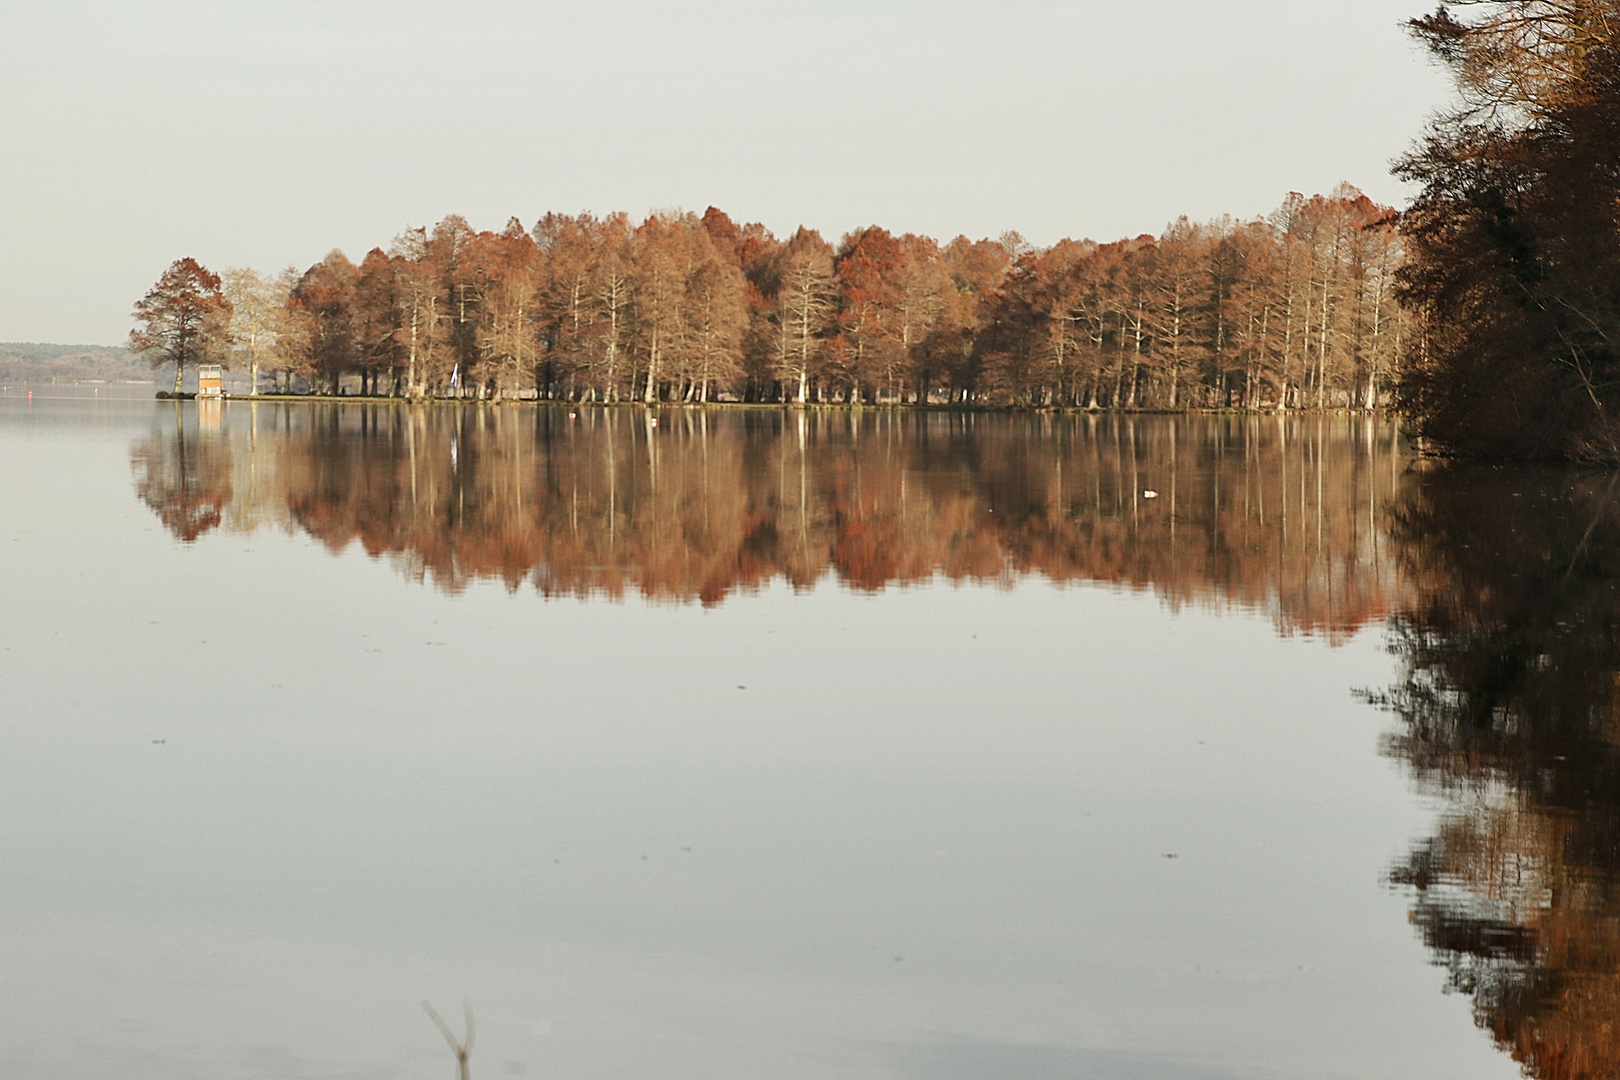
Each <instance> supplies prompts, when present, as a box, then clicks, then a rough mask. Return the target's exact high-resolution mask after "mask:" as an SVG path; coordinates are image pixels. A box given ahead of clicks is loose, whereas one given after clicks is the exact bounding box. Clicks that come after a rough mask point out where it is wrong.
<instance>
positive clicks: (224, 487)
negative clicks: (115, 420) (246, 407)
mask: <svg viewBox="0 0 1620 1080" xmlns="http://www.w3.org/2000/svg"><path fill="white" fill-rule="evenodd" d="M209 405H210V403H206V402H205V403H202V406H201V409H200V410H198V411H197V412H196V413H195V415H194V416H193V417H192V418H191V420H190V426H191V430H190V431H188V430H187V419H188V418H187V415H186V408H185V407H184V406H182V405H181V404H180V403H178V402H176V404H175V409H174V417H173V427H172V428H169V427H167V426H166V425H161V424H160V425H159V426H158V427H155V428H154V429H153V430H152V432H151V434H149V435H147V436H146V437H145V438H143V439H141V440H139V441H138V442H136V444H135V445H134V447H133V448H132V449H131V450H130V464H131V465H132V467H133V468H134V471H135V491H136V494H138V495H139V496H140V498H141V501H142V502H144V503H146V505H148V506H150V507H151V508H152V509H153V511H155V512H156V513H157V516H158V520H160V521H162V522H163V525H164V527H165V528H167V529H168V530H169V531H170V532H172V533H174V535H175V536H176V537H178V538H179V539H181V540H184V541H186V542H187V543H189V542H191V541H193V540H195V539H197V538H198V537H199V536H201V535H202V534H203V533H205V532H208V531H209V530H211V529H215V528H218V527H219V524H220V522H221V520H222V519H223V516H224V511H225V508H226V506H227V505H228V504H229V503H230V501H231V452H230V446H229V444H228V443H227V442H226V441H225V439H224V438H223V434H222V431H221V426H220V423H219V415H218V412H217V411H215V412H209V411H208V410H209ZM217 408H218V406H217V405H215V406H214V409H215V410H217ZM199 420H200V421H201V422H199Z"/></svg>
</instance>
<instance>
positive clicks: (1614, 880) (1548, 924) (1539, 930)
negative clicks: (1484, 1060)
mask: <svg viewBox="0 0 1620 1080" xmlns="http://www.w3.org/2000/svg"><path fill="white" fill-rule="evenodd" d="M1616 493H1617V488H1616V479H1615V478H1614V477H1610V476H1597V475H1590V474H1572V473H1569V472H1533V471H1526V470H1505V469H1489V468H1478V467H1469V468H1460V467H1459V468H1439V469H1435V470H1432V471H1429V472H1425V473H1423V474H1421V475H1419V476H1418V477H1415V478H1414V480H1413V482H1412V484H1411V486H1410V488H1409V490H1408V492H1407V493H1406V495H1405V497H1404V500H1403V501H1402V502H1401V503H1400V504H1399V506H1398V507H1397V509H1396V510H1395V511H1394V513H1393V514H1392V527H1391V532H1392V536H1391V539H1392V541H1393V542H1394V543H1395V545H1396V546H1397V548H1398V550H1400V552H1401V553H1402V558H1403V561H1405V563H1406V565H1407V567H1408V571H1409V574H1408V580H1410V581H1411V582H1412V583H1413V586H1414V593H1413V600H1412V602H1411V604H1410V606H1409V608H1408V609H1407V610H1405V611H1403V612H1402V613H1401V614H1400V615H1398V616H1397V617H1396V618H1395V620H1394V623H1393V631H1392V640H1393V645H1394V650H1393V651H1394V652H1395V653H1396V655H1397V656H1398V657H1399V659H1400V661H1401V664H1402V673H1401V674H1402V677H1401V681H1400V682H1399V683H1398V684H1397V685H1396V686H1395V687H1393V688H1392V689H1391V690H1390V691H1389V692H1387V693H1386V694H1383V695H1379V696H1377V697H1376V699H1375V700H1377V701H1379V702H1380V703H1381V704H1383V705H1385V706H1386V707H1388V708H1390V709H1391V710H1393V711H1394V712H1395V713H1396V714H1397V715H1398V716H1399V718H1400V727H1399V730H1398V732H1397V733H1396V734H1394V735H1392V736H1391V737H1390V739H1389V742H1388V747H1387V750H1388V752H1389V753H1390V754H1391V755H1392V756H1393V757H1395V758H1396V759H1398V760H1400V761H1402V762H1404V763H1406V765H1407V766H1408V767H1409V768H1410V769H1411V770H1412V772H1413V774H1414V776H1415V777H1416V779H1417V780H1418V782H1419V783H1420V784H1421V785H1422V786H1424V787H1425V788H1426V789H1428V790H1430V791H1432V792H1435V793H1438V794H1441V795H1442V796H1443V797H1444V798H1445V800H1446V803H1447V804H1448V807H1449V809H1448V810H1447V812H1446V814H1445V816H1444V818H1443V820H1442V822H1441V824H1440V827H1439V829H1438V831H1437V833H1436V835H1434V836H1433V837H1431V838H1430V839H1428V840H1426V841H1424V842H1423V843H1421V844H1419V845H1418V846H1417V847H1416V849H1415V850H1414V851H1413V852H1412V854H1411V855H1410V857H1409V858H1407V859H1406V860H1404V861H1403V862H1402V863H1400V864H1399V865H1398V866H1396V867H1395V869H1394V871H1393V872H1392V874H1391V877H1392V879H1393V880H1394V881H1395V882H1396V883H1397V884H1399V885H1404V886H1407V887H1409V888H1411V889H1412V890H1413V891H1414V892H1415V895H1416V905H1415V909H1414V912H1413V918H1414V921H1415V922H1416V923H1417V925H1418V926H1419V927H1420V928H1421V930H1422V933H1423V936H1424V939H1425V940H1426V941H1427V943H1428V944H1429V946H1430V947H1431V948H1432V949H1433V950H1434V951H1435V954H1436V956H1437V958H1438V959H1439V960H1440V962H1442V963H1443V964H1445V965H1446V966H1447V967H1448V968H1449V970H1450V983H1451V985H1452V987H1454V988H1455V989H1457V990H1459V991H1461V992H1464V993H1467V994H1470V995H1472V997H1473V1001H1474V1009H1475V1018H1476V1020H1477V1021H1478V1023H1479V1024H1480V1025H1481V1026H1482V1027H1484V1028H1486V1029H1487V1030H1489V1031H1490V1032H1491V1034H1492V1035H1493V1036H1494V1038H1495V1039H1496V1041H1497V1043H1498V1045H1499V1046H1500V1047H1501V1048H1502V1049H1504V1050H1506V1051H1508V1052H1510V1053H1512V1055H1513V1056H1514V1058H1515V1059H1517V1060H1518V1061H1520V1062H1521V1063H1522V1064H1523V1066H1524V1068H1525V1071H1526V1073H1527V1075H1531V1076H1535V1077H1541V1078H1544V1080H1553V1078H1558V1080H1564V1078H1571V1080H1573V1078H1577V1077H1581V1078H1585V1077H1613V1076H1617V1075H1620V888H1617V885H1620V695H1617V693H1616V688H1617V684H1620V593H1617V591H1616V586H1617V585H1620V507H1617V505H1616Z"/></svg>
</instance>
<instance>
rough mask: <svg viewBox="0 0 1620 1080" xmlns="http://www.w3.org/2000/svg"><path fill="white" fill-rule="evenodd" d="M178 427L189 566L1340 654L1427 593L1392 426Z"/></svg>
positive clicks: (530, 412) (716, 422) (263, 423)
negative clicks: (298, 561)
mask: <svg viewBox="0 0 1620 1080" xmlns="http://www.w3.org/2000/svg"><path fill="white" fill-rule="evenodd" d="M199 417H200V414H199V413H197V412H195V411H191V407H187V408H186V409H182V410H179V411H175V412H173V413H170V412H168V411H164V412H160V413H159V414H158V422H157V423H156V424H155V425H154V427H153V429H152V431H151V432H150V434H148V435H147V436H145V437H143V438H142V439H140V440H138V441H137V442H136V444H135V446H134V447H133V449H132V453H131V456H132V459H133V462H134V466H135V473H136V479H137V490H138V492H139V495H140V497H141V498H142V499H143V500H144V501H145V502H146V503H147V504H148V505H150V506H151V507H152V508H153V510H154V511H156V512H157V514H158V516H159V517H160V518H161V519H162V520H163V522H164V524H165V525H167V526H168V527H169V529H170V530H171V531H172V532H173V533H174V535H175V536H176V537H178V538H179V539H181V540H183V541H187V542H190V541H194V540H196V539H197V538H198V537H200V536H202V535H203V534H205V533H207V532H208V531H210V530H212V529H216V528H217V529H223V530H226V531H250V530H253V529H256V528H259V527H264V526H272V527H281V528H285V529H288V530H292V531H299V532H303V533H307V534H308V535H310V536H312V537H315V538H317V539H319V540H320V541H321V542H322V543H323V544H325V545H326V546H327V547H328V548H330V549H331V550H333V551H334V552H336V551H341V550H343V549H345V548H347V547H349V546H350V545H352V544H358V545H360V546H361V547H362V548H363V549H364V550H365V551H367V552H368V553H369V554H371V555H372V556H374V557H386V558H388V559H390V560H392V561H393V562H394V564H395V565H396V566H397V567H398V568H399V570H400V571H401V572H402V573H403V574H404V575H406V576H407V577H409V578H412V579H415V580H426V581H431V582H432V583H433V584H434V585H436V586H437V587H438V588H440V589H443V590H445V591H447V592H452V593H454V592H458V591H460V590H462V589H464V588H465V587H466V586H467V585H468V583H470V582H472V581H476V580H481V579H490V580H498V581H501V582H503V583H505V585H506V586H507V587H508V588H510V589H513V590H516V589H519V588H521V587H524V586H528V587H532V588H534V589H535V590H537V591H538V592H539V593H541V594H542V595H545V596H578V597H622V596H625V595H628V594H633V593H640V594H641V595H643V596H645V597H647V598H650V599H653V600H659V601H676V602H688V601H696V602H701V603H703V604H717V603H720V602H723V601H724V600H725V599H726V598H727V597H728V596H730V595H732V594H734V593H736V592H738V591H745V592H746V591H751V590H756V589H758V588H760V587H762V586H764V585H766V584H768V583H770V582H772V581H778V580H779V581H785V582H788V583H789V584H791V585H792V586H794V587H796V588H809V587H813V586H814V585H816V584H818V583H820V582H822V581H824V580H828V579H834V580H836V581H838V582H840V583H842V584H843V585H844V586H846V587H849V588H853V589H857V590H866V591H876V590H881V589H883V588H885V587H888V586H893V585H907V584H914V583H924V582H930V581H934V580H936V579H940V578H943V579H945V580H948V581H951V582H975V583H992V584H1003V585H1007V584H1011V583H1013V582H1014V581H1016V580H1018V579H1020V578H1024V577H1027V576H1037V577H1043V578H1046V579H1048V580H1050V581H1053V582H1057V583H1078V582H1100V583H1107V584H1111V585H1115V586H1120V587H1125V588H1130V589H1140V590H1152V591H1154V592H1155V593H1156V594H1158V595H1159V596H1160V597H1161V598H1162V599H1163V600H1164V601H1165V602H1166V603H1169V604H1171V605H1181V604H1186V603H1193V604H1203V605H1210V606H1238V607H1242V608H1245V609H1251V610H1259V611H1263V612H1266V613H1267V614H1269V615H1270V616H1271V617H1272V618H1273V620H1274V621H1275V622H1276V624H1277V625H1278V627H1279V628H1280V629H1282V630H1284V631H1288V632H1292V631H1304V632H1312V633H1322V634H1327V635H1329V636H1339V635H1343V634H1346V633H1348V632H1352V631H1354V630H1355V629H1356V628H1358V627H1360V626H1362V625H1364V624H1366V623H1367V622H1368V621H1369V620H1374V619H1378V618H1381V617H1382V614H1383V613H1384V612H1385V611H1386V610H1387V609H1388V607H1389V606H1390V601H1391V598H1392V597H1393V596H1394V595H1396V594H1397V593H1399V592H1400V590H1401V588H1402V586H1401V584H1400V582H1399V580H1398V577H1397V570H1398V568H1397V566H1396V564H1395V563H1394V562H1393V561H1392V560H1390V559H1389V558H1387V557H1386V554H1385V552H1384V550H1383V542H1382V539H1381V532H1380V527H1379V521H1380V517H1381V515H1382V513H1383V511H1384V509H1385V506H1386V504H1387V503H1388V501H1389V500H1390V498H1391V497H1392V496H1393V494H1394V493H1395V492H1396V490H1397V489H1398V488H1399V487H1400V485H1401V483H1402V482H1403V481H1402V474H1403V472H1404V470H1405V468H1406V462H1407V458H1406V455H1405V452H1404V451H1403V449H1402V448H1401V446H1400V445H1399V441H1398V439H1397V438H1396V436H1395V434H1394V431H1393V429H1392V428H1391V427H1390V426H1388V425H1386V424H1384V423H1382V422H1379V421H1374V420H1371V419H1368V418H1350V417H1312V418H1294V417H1290V418H1270V417H1265V418H1262V417H1226V418H1216V417H1140V418H1132V417H1112V416H1106V415H1105V416H1043V415H1034V416H1004V415H977V414H926V415H923V414H893V413H888V412H869V413H866V414H851V413H848V412H842V411H840V412H829V413H824V412H815V411H811V412H790V411H785V410H728V411H720V410H715V411H704V410H664V411H663V412H662V414H661V415H654V414H652V413H649V412H647V411H644V410H640V409H635V410H631V409H611V408H610V409H585V408H581V409H577V410H569V409H566V408H540V409H532V408H499V409H491V408H456V407H446V408H427V409H405V408H391V407H386V406H384V407H378V406H367V405H353V404H349V405H343V404H331V405H257V404H253V405H249V404H243V403H232V404H227V405H226V407H225V413H224V422H223V423H221V422H219V421H218V420H217V418H216V420H215V421H214V422H212V424H210V423H208V422H207V421H206V420H204V422H202V423H201V424H199Z"/></svg>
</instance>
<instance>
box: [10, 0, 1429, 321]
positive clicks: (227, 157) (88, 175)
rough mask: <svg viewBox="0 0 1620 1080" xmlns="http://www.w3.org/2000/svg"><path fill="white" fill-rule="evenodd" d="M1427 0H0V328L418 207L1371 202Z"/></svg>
mask: <svg viewBox="0 0 1620 1080" xmlns="http://www.w3.org/2000/svg"><path fill="white" fill-rule="evenodd" d="M1431 6H1432V0H1357V2H1356V3H1353V4H1351V3H1344V2H1343V0H1334V2H1327V0H1287V2H1280V0H1256V2H1225V0H1134V2H1123V0H1119V2H1114V3H1098V2H1088V0H1053V2H1045V3H1042V2H1035V0H1002V2H1000V3H985V2H976V0H946V2H941V3H927V2H923V0H863V2H858V0H827V2H823V3H818V4H789V3H763V2H749V0H661V2H659V0H610V2H597V3H577V2H576V3H559V2H554V0H541V2H519V0H463V2H460V3H448V2H438V0H403V2H395V3H389V2H383V0H325V2H315V0H307V2H300V0H261V2H257V3H247V2H243V0H206V2H203V0H52V2H49V3H45V2H39V0H8V2H7V3H5V4H4V5H0V100H3V103H4V107H3V108H0V193H3V196H4V198H3V199H0V230H3V232H0V235H3V236H4V248H3V250H4V256H5V257H4V259H3V260H0V340H3V341H58V342H97V343H108V344H115V343H119V342H121V341H122V340H123V338H124V336H125V334H127V332H128V329H129V325H130V324H129V309H130V306H131V305H132V304H133V302H134V301H135V300H136V299H137V298H138V297H139V296H140V295H141V293H143V292H144V291H145V290H146V288H147V287H149V286H150V284H151V283H152V281H154V280H155V279H156V277H157V276H158V274H159V273H160V272H161V271H162V270H163V268H164V267H165V266H166V265H167V264H168V263H169V262H170V261H172V260H173V259H175V258H177V257H179V256H182V255H193V256H195V257H197V258H198V259H201V260H202V261H203V262H204V263H206V264H207V265H209V266H211V267H213V268H214V269H223V268H224V267H226V266H231V265H251V266H257V267H259V268H261V269H265V270H276V269H279V268H280V267H282V266H286V265H288V264H296V265H298V266H300V267H302V266H307V265H308V264H310V263H312V262H314V261H315V260H317V259H319V258H320V257H321V256H322V255H324V254H325V253H326V252H327V251H329V250H331V249H332V248H334V247H340V248H342V249H344V250H345V251H347V252H348V253H349V254H350V255H351V256H354V257H356V258H358V257H359V256H360V255H363V254H364V252H365V251H366V250H367V249H369V248H371V247H373V246H376V245H386V243H387V241H388V240H389V238H390V237H392V236H393V235H395V234H396V233H398V232H399V231H400V230H401V229H402V228H403V227H405V226H407V225H422V224H431V223H432V222H433V221H436V220H437V219H438V218H440V217H442V216H443V215H445V214H447V213H452V212H457V213H461V214H464V215H466V216H467V218H468V219H469V220H470V221H471V223H472V224H473V225H474V226H475V227H477V228H499V227H500V226H501V225H503V224H504V223H505V221H506V219H507V218H508V217H510V216H512V215H517V216H518V217H520V218H521V219H522V220H523V221H524V223H525V224H530V225H532V224H533V222H534V220H535V218H537V217H538V216H539V215H541V214H542V213H544V212H545V211H547V210H559V211H568V212H573V211H579V210H592V211H596V212H605V211H611V210H620V209H622V210H627V211H629V212H630V213H631V214H633V215H642V214H645V213H646V212H647V211H648V210H650V209H655V208H666V207H680V208H684V209H690V210H697V211H701V210H703V208H704V207H706V206H708V205H709V204H711V203H712V204H714V205H717V206H720V207H721V208H723V209H725V210H726V211H727V212H729V213H730V214H731V215H732V216H733V217H734V218H736V219H738V220H739V221H742V220H757V221H763V222H764V223H765V224H766V225H768V226H769V227H770V228H771V229H773V230H775V231H776V232H778V233H779V234H781V233H785V232H789V231H791V230H792V229H793V228H794V227H795V226H796V225H798V224H801V223H802V224H806V225H809V226H811V227H814V228H817V229H820V230H821V232H822V233H823V234H824V235H826V236H827V237H828V238H829V239H834V240H836V238H837V237H838V236H839V235H841V234H842V233H844V232H845V231H847V230H849V229H851V228H854V227H857V226H860V225H864V224H870V223H874V222H875V223H878V224H881V225H884V226H886V227H888V228H890V229H893V230H896V231H912V232H922V233H928V234H930V235H934V236H938V237H941V238H949V237H951V236H954V235H956V234H957V233H966V234H968V235H969V236H972V237H979V236H986V235H990V236H993V235H996V234H998V233H1000V232H1001V231H1002V230H1004V229H1018V230H1020V231H1021V232H1023V233H1024V234H1025V235H1026V236H1027V237H1028V238H1030V239H1031V240H1033V241H1035V242H1036V243H1040V244H1046V243H1051V242H1052V241H1055V240H1057V239H1059V238H1061V237H1063V236H1075V237H1080V236H1090V237H1094V238H1097V239H1114V238H1117V237H1119V236H1124V235H1135V234H1138V233H1142V232H1157V231H1158V230H1159V229H1161V228H1162V227H1163V225H1164V224H1165V223H1166V222H1167V221H1168V220H1170V219H1172V218H1173V217H1175V216H1176V215H1178V214H1188V215H1190V216H1192V217H1194V218H1209V217H1214V216H1217V215H1220V214H1223V213H1230V214H1234V215H1238V216H1253V215H1256V214H1261V213H1265V212H1267V211H1269V210H1270V209H1271V208H1273V207H1274V206H1275V205H1276V204H1277V203H1278V202H1280V201H1281V199H1282V197H1283V195H1284V194H1285V193H1286V192H1288V191H1290V190H1295V191H1302V192H1305V193H1313V192H1317V191H1326V190H1329V189H1331V188H1332V187H1333V186H1334V185H1335V184H1337V183H1338V182H1339V181H1340V180H1348V181H1350V182H1352V183H1355V184H1357V185H1358V186H1360V187H1361V188H1362V189H1363V190H1365V191H1366V192H1367V193H1368V194H1370V195H1372V196H1373V197H1374V198H1376V199H1379V200H1380V201H1385V202H1392V203H1400V202H1402V201H1404V199H1405V197H1406V194H1407V193H1406V191H1405V190H1404V188H1403V187H1402V186H1401V185H1399V184H1397V183H1396V182H1395V181H1394V180H1393V179H1391V178H1390V177H1389V175H1388V163H1389V161H1390V159H1391V158H1392V157H1394V156H1395V155H1397V154H1399V153H1400V152H1401V151H1402V149H1403V148H1404V147H1405V146H1406V145H1407V143H1408V142H1409V141H1410V140H1411V138H1412V137H1413V136H1414V135H1415V134H1417V132H1418V131H1419V129H1420V127H1421V125H1422V123H1423V120H1424V118H1425V116H1426V115H1427V113H1428V112H1430V111H1431V110H1432V109H1434V108H1435V107H1437V106H1438V105H1440V104H1441V103H1442V102H1443V100H1444V98H1445V94H1446V88H1445V85H1444V83H1443V81H1442V80H1441V78H1440V77H1439V75H1438V73H1436V72H1435V71H1434V70H1433V69H1432V68H1430V67H1429V65H1428V64H1427V62H1426V60H1425V59H1424V57H1423V56H1422V55H1421V54H1420V53H1419V51H1418V50H1417V49H1416V47H1415V46H1414V45H1413V44H1412V43H1411V42H1410V41H1409V40H1408V39H1407V38H1406V36H1405V35H1404V33H1403V31H1402V29H1401V21H1402V20H1403V19H1404V18H1407V17H1410V16H1412V15H1416V14H1421V13H1422V12H1423V11H1425V10H1427V8H1428V7H1431Z"/></svg>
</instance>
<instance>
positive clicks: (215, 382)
mask: <svg viewBox="0 0 1620 1080" xmlns="http://www.w3.org/2000/svg"><path fill="white" fill-rule="evenodd" d="M197 396H198V397H200V398H204V397H206V398H217V397H224V396H225V379H224V377H223V376H222V375H221V374H220V371H219V365H218V364H198V365H197Z"/></svg>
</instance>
